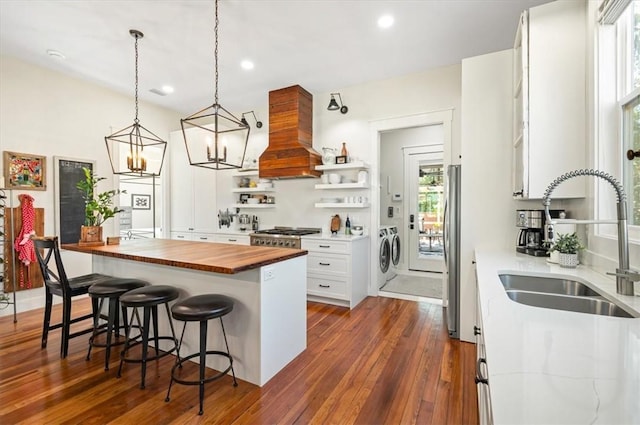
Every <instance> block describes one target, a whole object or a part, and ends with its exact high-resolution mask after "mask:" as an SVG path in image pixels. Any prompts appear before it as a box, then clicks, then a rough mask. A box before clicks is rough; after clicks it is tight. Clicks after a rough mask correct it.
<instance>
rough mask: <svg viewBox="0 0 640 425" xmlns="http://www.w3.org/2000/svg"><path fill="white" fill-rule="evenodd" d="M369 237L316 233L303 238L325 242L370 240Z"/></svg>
mask: <svg viewBox="0 0 640 425" xmlns="http://www.w3.org/2000/svg"><path fill="white" fill-rule="evenodd" d="M368 237H369V235H359V236H356V235H345V234H344V233H337V234H335V235H332V234H328V233H315V234H313V235H304V236H301V238H303V239H310V240H323V241H356V240H358V239H365V238H368Z"/></svg>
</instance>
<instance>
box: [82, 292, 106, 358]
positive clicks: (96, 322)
mask: <svg viewBox="0 0 640 425" xmlns="http://www.w3.org/2000/svg"><path fill="white" fill-rule="evenodd" d="M103 301H104V298H100V301H99V302H98V300H97V299H96V298H93V297H92V298H91V304H92V307H93V333H92V334H91V338H89V349H88V350H87V358H86V360H87V361H88V360H91V349H92V348H93V340H94V339H95V338H96V336H97V335H98V327H99V326H100V310H102V302H103Z"/></svg>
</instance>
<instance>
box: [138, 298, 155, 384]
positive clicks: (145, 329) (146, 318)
mask: <svg viewBox="0 0 640 425" xmlns="http://www.w3.org/2000/svg"><path fill="white" fill-rule="evenodd" d="M142 314H143V319H142V320H143V322H144V323H143V325H142V361H141V364H142V367H141V368H140V379H141V381H140V389H141V390H144V388H145V386H144V379H145V377H146V375H147V355H148V353H149V322H150V316H151V309H150V308H148V307H144V311H143V313H142ZM155 333H157V331H155Z"/></svg>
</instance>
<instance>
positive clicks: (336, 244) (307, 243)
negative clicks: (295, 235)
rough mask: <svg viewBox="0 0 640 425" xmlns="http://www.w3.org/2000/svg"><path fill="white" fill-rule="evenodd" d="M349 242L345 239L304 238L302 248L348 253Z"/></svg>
mask: <svg viewBox="0 0 640 425" xmlns="http://www.w3.org/2000/svg"><path fill="white" fill-rule="evenodd" d="M349 243H350V242H345V241H319V240H305V239H302V249H306V250H307V251H318V252H330V253H332V254H346V253H348V252H349Z"/></svg>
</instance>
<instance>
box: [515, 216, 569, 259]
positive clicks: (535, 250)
mask: <svg viewBox="0 0 640 425" xmlns="http://www.w3.org/2000/svg"><path fill="white" fill-rule="evenodd" d="M561 212H564V210H550V211H549V213H550V215H551V218H558V217H559V215H560V213H561ZM516 227H518V228H519V229H520V233H519V234H518V241H517V244H516V251H517V252H521V253H523V254H528V255H533V256H535V257H548V256H549V254H548V253H547V249H548V247H547V246H545V243H544V242H545V234H544V229H545V213H544V210H517V211H516Z"/></svg>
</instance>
